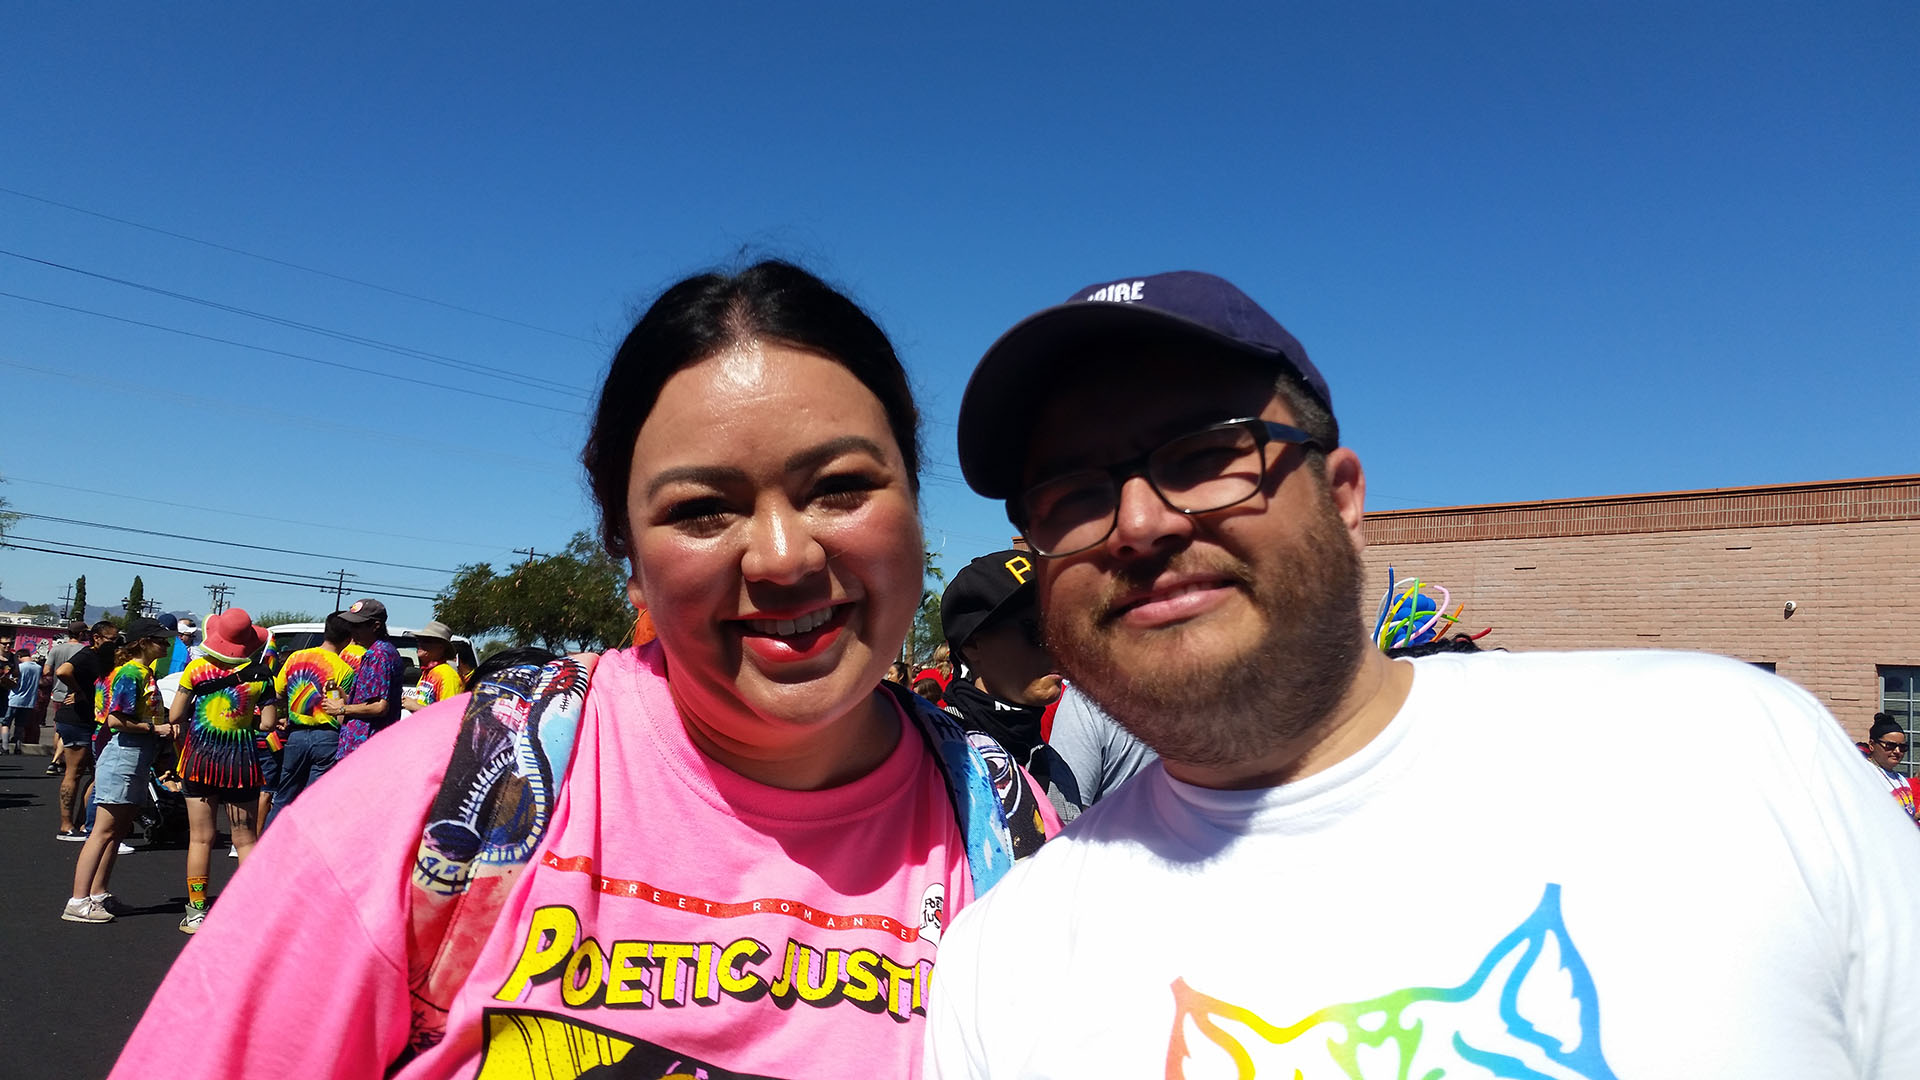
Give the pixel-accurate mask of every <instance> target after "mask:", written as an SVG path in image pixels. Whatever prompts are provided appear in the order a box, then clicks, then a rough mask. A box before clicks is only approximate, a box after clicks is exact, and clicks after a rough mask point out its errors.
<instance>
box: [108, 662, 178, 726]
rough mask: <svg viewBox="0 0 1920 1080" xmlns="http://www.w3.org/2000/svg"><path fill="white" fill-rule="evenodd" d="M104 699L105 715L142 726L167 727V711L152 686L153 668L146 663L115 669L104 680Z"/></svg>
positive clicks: (130, 663)
mask: <svg viewBox="0 0 1920 1080" xmlns="http://www.w3.org/2000/svg"><path fill="white" fill-rule="evenodd" d="M101 699H102V702H103V708H104V710H105V712H102V713H101V714H100V715H103V716H104V715H105V713H113V714H115V715H117V716H119V717H120V718H122V719H131V720H133V721H134V722H135V723H140V724H164V723H166V722H167V717H166V711H165V710H164V709H162V708H161V707H160V689H159V687H157V686H155V685H154V684H153V665H151V664H149V663H147V662H146V661H145V660H129V661H127V662H126V663H124V664H121V665H120V666H119V667H116V668H114V669H113V674H111V675H109V676H107V677H106V678H105V679H104V680H102V694H101Z"/></svg>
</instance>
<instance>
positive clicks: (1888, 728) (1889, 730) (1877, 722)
mask: <svg viewBox="0 0 1920 1080" xmlns="http://www.w3.org/2000/svg"><path fill="white" fill-rule="evenodd" d="M1906 730H1907V729H1906V728H1903V727H1901V726H1900V721H1898V720H1895V719H1894V718H1893V714H1892V713H1883V712H1877V713H1874V714H1873V728H1872V729H1871V730H1869V731H1868V732H1867V738H1869V739H1881V738H1885V737H1886V736H1888V735H1891V734H1893V733H1894V732H1896V731H1898V732H1902V733H1904V732H1905V731H1906Z"/></svg>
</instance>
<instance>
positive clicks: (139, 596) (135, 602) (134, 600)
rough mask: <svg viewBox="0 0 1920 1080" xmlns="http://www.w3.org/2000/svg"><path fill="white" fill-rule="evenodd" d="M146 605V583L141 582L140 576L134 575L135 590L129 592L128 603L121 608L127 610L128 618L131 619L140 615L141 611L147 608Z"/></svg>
mask: <svg viewBox="0 0 1920 1080" xmlns="http://www.w3.org/2000/svg"><path fill="white" fill-rule="evenodd" d="M146 604H147V586H146V583H145V582H143V581H141V580H140V575H139V574H135V575H133V588H131V589H128V590H127V599H126V602H125V603H124V604H122V605H121V606H122V607H124V608H126V612H127V618H129V619H131V618H133V617H134V616H136V615H138V614H140V609H141V608H143V607H145V606H146Z"/></svg>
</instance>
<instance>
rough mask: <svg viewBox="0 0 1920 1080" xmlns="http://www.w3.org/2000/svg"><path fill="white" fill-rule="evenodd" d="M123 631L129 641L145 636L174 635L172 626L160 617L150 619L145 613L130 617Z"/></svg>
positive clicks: (165, 636)
mask: <svg viewBox="0 0 1920 1080" xmlns="http://www.w3.org/2000/svg"><path fill="white" fill-rule="evenodd" d="M121 633H123V634H125V635H126V637H127V640H128V641H140V640H142V639H145V638H156V637H157V638H170V637H173V636H174V632H173V630H172V628H171V627H168V626H167V625H166V624H165V623H162V622H161V621H160V620H158V619H149V618H147V617H146V616H144V615H142V616H138V617H136V618H132V619H128V620H127V625H126V629H124V630H122V631H121Z"/></svg>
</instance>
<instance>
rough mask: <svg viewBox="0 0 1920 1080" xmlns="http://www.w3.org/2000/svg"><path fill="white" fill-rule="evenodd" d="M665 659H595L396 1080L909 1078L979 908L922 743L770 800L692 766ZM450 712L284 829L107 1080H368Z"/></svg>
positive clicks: (648, 653)
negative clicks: (477, 945)
mask: <svg viewBox="0 0 1920 1080" xmlns="http://www.w3.org/2000/svg"><path fill="white" fill-rule="evenodd" d="M659 667H660V654H659V651H658V647H657V646H648V647H645V648H642V649H639V650H626V651H623V652H619V653H611V654H608V655H607V656H606V657H605V658H604V659H603V660H602V661H601V662H600V664H599V666H598V668H597V669H596V670H595V672H594V675H593V682H592V687H591V690H590V691H589V693H588V697H587V703H586V708H585V712H584V715H583V717H582V719H581V724H580V733H579V741H578V748H577V750H576V752H575V758H574V763H573V766H572V769H571V771H570V773H569V777H568V780H567V783H566V786H565V788H564V790H563V792H562V795H561V798H560V800H559V803H558V805H557V806H556V807H555V809H554V815H553V819H552V822H551V825H550V827H549V831H548V833H547V836H546V838H545V839H544V840H543V841H542V842H541V845H540V850H539V852H538V853H537V854H536V855H535V857H534V861H533V862H532V863H531V864H530V865H529V866H528V867H527V868H526V870H525V871H523V872H522V874H521V876H520V878H519V880H518V881H517V882H515V884H514V887H513V891H512V893H511V895H510V896H509V898H508V900H507V902H506V906H505V908H504V910H503V912H502V917H501V919H500V921H499V922H498V923H497V924H496V925H495V928H494V931H493V933H492V935H491V937H489V938H488V939H487V943H486V945H485V946H484V947H483V949H482V950H481V953H480V957H479V959H478V961H477V963H476V965H475V967H474V970H473V975H472V977H471V978H469V979H468V981H467V984H466V988H465V989H464V990H463V991H462V992H461V993H460V994H459V996H458V997H457V998H456V999H455V1001H454V1002H453V1006H452V1009H451V1010H450V1015H449V1018H448V1027H447V1031H448V1034H447V1037H446V1040H445V1041H444V1042H442V1043H441V1044H440V1045H438V1046H436V1047H434V1048H433V1049H432V1050H429V1051H428V1052H427V1053H426V1054H424V1055H422V1056H421V1057H419V1058H418V1059H416V1060H414V1061H413V1062H411V1063H409V1065H408V1066H407V1067H406V1068H405V1069H404V1070H403V1071H402V1072H401V1073H400V1074H399V1076H401V1077H403V1078H407V1080H440V1078H448V1077H459V1078H469V1077H475V1076H481V1075H484V1076H487V1077H493V1076H501V1077H508V1076H546V1075H555V1076H574V1075H578V1074H579V1073H580V1072H582V1071H585V1070H586V1069H589V1068H593V1067H596V1066H609V1068H607V1070H606V1071H605V1073H604V1074H603V1073H595V1074H594V1075H596V1076H597V1075H606V1076H608V1077H625V1076H632V1077H647V1078H648V1080H654V1078H657V1077H662V1076H667V1075H680V1074H685V1075H691V1076H706V1077H709V1078H711V1080H724V1078H727V1077H754V1076H774V1077H791V1078H799V1077H846V1076H917V1075H919V1072H920V1064H919V1049H920V1043H921V1037H922V1025H923V1023H924V1017H925V1008H926V990H927V985H928V981H929V976H930V974H931V971H932V966H933V961H934V957H935V954H936V951H937V946H938V943H939V938H940V929H941V927H943V926H945V925H946V924H947V923H948V922H949V921H950V920H951V918H952V916H953V915H954V914H955V913H957V912H958V911H959V909H960V908H961V907H962V906H964V905H965V904H966V903H967V902H968V901H970V900H971V899H972V893H973V889H972V884H971V879H970V878H969V876H968V871H967V868H966V856H965V851H964V844H963V843H962V838H961V836H960V834H959V829H958V826H957V825H956V824H955V822H954V811H953V808H952V805H951V803H950V802H949V801H948V796H947V793H946V789H945V786H944V784H943V782H942V780H941V777H940V773H939V771H938V769H937V768H936V767H935V765H934V762H933V760H932V758H931V756H930V754H929V752H928V750H927V748H926V744H925V742H924V741H923V740H922V739H921V738H920V736H919V735H918V733H917V732H916V731H915V730H914V729H913V728H912V727H911V726H909V725H908V721H907V720H906V719H905V717H904V716H903V717H902V718H901V724H902V732H901V738H900V741H899V745H898V748H897V749H895V751H894V752H893V753H892V754H891V755H890V756H889V757H888V758H887V759H886V761H885V762H883V763H882V764H881V765H880V766H879V768H877V769H875V770H874V771H873V772H872V773H871V774H869V775H867V776H865V777H862V778H860V779H859V780H856V781H854V782H853V783H851V784H847V785H845V786H843V787H838V788H833V789H831V790H827V791H814V792H794V791H782V790H778V789H775V788H769V787H765V786H763V785H760V784H757V783H754V782H753V781H750V780H747V779H745V778H744V777H741V776H739V775H738V774H736V773H733V772H731V771H729V770H727V769H726V768H724V767H722V766H720V765H718V764H716V763H714V762H712V761H710V760H708V759H707V758H706V757H704V756H703V755H701V754H700V753H699V752H698V751H697V750H696V749H695V748H694V747H693V745H692V743H691V742H690V741H689V739H688V737H687V734H686V731H685V729H684V728H683V727H682V726H681V724H680V721H679V717H678V714H677V712H676V711H675V709H674V708H673V705H672V702H671V700H670V698H669V696H668V693H667V685H666V681H665V679H664V678H663V677H662V676H661V674H660V673H659ZM465 701H466V698H465V697H464V696H462V697H459V698H456V699H454V700H453V701H451V702H446V703H443V704H440V705H436V706H434V707H432V708H429V709H425V710H422V711H421V712H420V713H418V714H416V715H415V716H414V717H413V718H411V719H409V720H407V721H406V722H405V723H402V724H400V725H398V726H396V727H394V728H391V729H389V730H388V731H386V732H384V733H382V734H381V735H380V736H379V737H378V738H376V739H374V740H373V741H371V742H370V743H368V744H367V746H366V747H364V748H363V749H362V750H360V751H359V752H358V753H355V754H354V755H352V756H351V757H349V758H347V759H345V760H344V761H342V762H340V763H339V764H338V765H336V766H335V767H334V768H333V770H332V771H331V772H329V773H328V774H327V775H326V776H325V777H323V778H322V779H321V780H320V782H318V783H317V784H316V785H315V786H314V787H313V788H311V789H309V790H308V791H307V792H306V793H305V794H304V795H302V796H301V799H300V801H299V802H298V803H296V804H294V805H293V806H291V807H289V808H288V809H287V811H286V812H285V813H284V814H283V815H282V816H281V817H280V818H278V819H277V822H278V823H277V824H276V825H274V827H273V829H272V830H270V831H271V833H272V835H271V836H268V837H265V838H264V840H263V842H262V843H261V845H260V846H259V847H258V848H256V849H255V851H254V854H253V856H252V858H251V859H249V860H248V863H247V866H246V868H245V870H244V871H243V872H242V873H240V874H238V875H236V877H235V878H234V881H233V883H232V884H231V885H230V886H229V887H228V889H227V890H226V893H225V895H223V896H222V897H221V898H220V902H219V904H218V905H216V907H215V909H214V911H213V912H212V914H211V915H209V917H208V919H207V921H206V923H205V925H204V927H203V928H202V930H201V931H200V933H199V935H198V936H197V937H196V938H195V939H194V940H193V941H192V942H191V943H190V944H189V945H188V947H187V949H186V951H185V952H184V953H182V955H181V957H180V960H179V961H178V962H177V963H176V964H175V965H174V967H173V970H172V971H171V972H169V973H168V975H167V979H166V982H165V983H164V984H163V985H162V986H161V988H160V991H159V993H158V995H157V996H156V997H155V1003H156V1004H155V1005H154V1007H152V1008H150V1009H149V1010H148V1012H147V1014H146V1016H145V1017H143V1018H142V1020H141V1023H140V1026H139V1027H138V1029H137V1030H136V1031H135V1032H134V1035H133V1038H132V1039H131V1040H130V1041H129V1042H128V1044H127V1047H126V1049H125V1051H124V1052H123V1053H122V1055H121V1058H120V1063H119V1065H118V1066H117V1067H116V1069H115V1071H114V1074H113V1075H114V1076H115V1077H133V1076H143V1075H150V1074H151V1072H152V1069H153V1067H154V1063H156V1062H166V1063H170V1064H169V1066H168V1067H179V1068H187V1069H189V1070H190V1071H192V1072H196V1073H199V1074H202V1075H208V1076H240V1075H246V1076H285V1077H298V1078H299V1080H321V1078H324V1077H374V1076H379V1075H381V1074H382V1071H383V1070H384V1068H385V1067H386V1065H387V1064H388V1063H389V1062H391V1061H392V1060H393V1059H394V1058H395V1057H397V1056H398V1055H399V1053H400V1051H401V1049H402V1047H403V1046H404V1045H405V1042H406V1038H407V1027H408V1008H409V1005H408V995H407V979H406V971H407V940H406V917H405V913H406V904H407V890H408V888H409V885H408V872H409V870H410V869H411V867H412V864H413V859H414V855H415V851H416V849H417V847H418V845H419V841H420V829H421V824H422V821H423V819H424V817H425V814H426V809H427V806H428V804H429V802H430V801H431V799H432V796H433V794H434V790H435V788H436V787H437V785H438V783H439V779H440V776H441V773H442V771H443V770H444V763H445V762H446V761H447V758H448V755H449V753H450V750H451V746H452V742H453V739H454V735H455V733H456V731H457V730H458V728H459V724H460V716H461V711H462V708H463V706H464V703H465ZM211 1002H219V1003H224V1005H223V1007H220V1008H212V1009H208V1008H202V1007H199V1005H196V1004H193V1003H211ZM236 1002H244V1003H247V1004H246V1005H245V1006H242V1007H234V1004H233V1003H236ZM182 1010H186V1011H187V1012H188V1013H190V1014H191V1016H192V1020H191V1021H190V1022H182V1019H181V1018H182V1016H183V1011H182ZM276 1017H277V1018H278V1019H277V1020H276V1019H275V1018H276ZM703 1070H704V1071H703Z"/></svg>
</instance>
